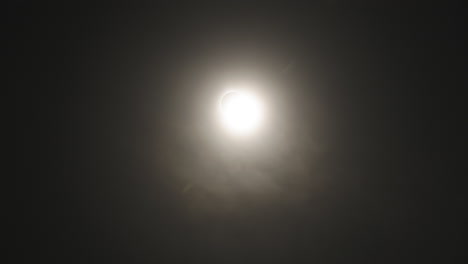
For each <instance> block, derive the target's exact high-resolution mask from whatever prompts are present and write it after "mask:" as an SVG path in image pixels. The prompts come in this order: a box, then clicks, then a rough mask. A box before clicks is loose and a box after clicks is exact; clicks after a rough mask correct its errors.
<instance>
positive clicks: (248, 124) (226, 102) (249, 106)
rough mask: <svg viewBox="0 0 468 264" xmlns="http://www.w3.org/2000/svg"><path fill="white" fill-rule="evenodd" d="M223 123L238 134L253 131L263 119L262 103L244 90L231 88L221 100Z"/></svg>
mask: <svg viewBox="0 0 468 264" xmlns="http://www.w3.org/2000/svg"><path fill="white" fill-rule="evenodd" d="M219 108H220V112H221V119H222V122H223V124H224V125H225V126H226V127H227V128H228V129H229V130H230V131H231V132H234V133H237V134H246V133H248V132H251V131H253V130H254V129H255V128H257V126H258V125H259V123H260V121H261V119H262V109H261V104H260V102H259V101H258V100H257V98H256V97H255V96H253V95H252V94H249V93H247V92H244V91H238V90H231V91H228V92H226V93H225V94H224V95H223V96H222V97H221V100H220V105H219Z"/></svg>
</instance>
